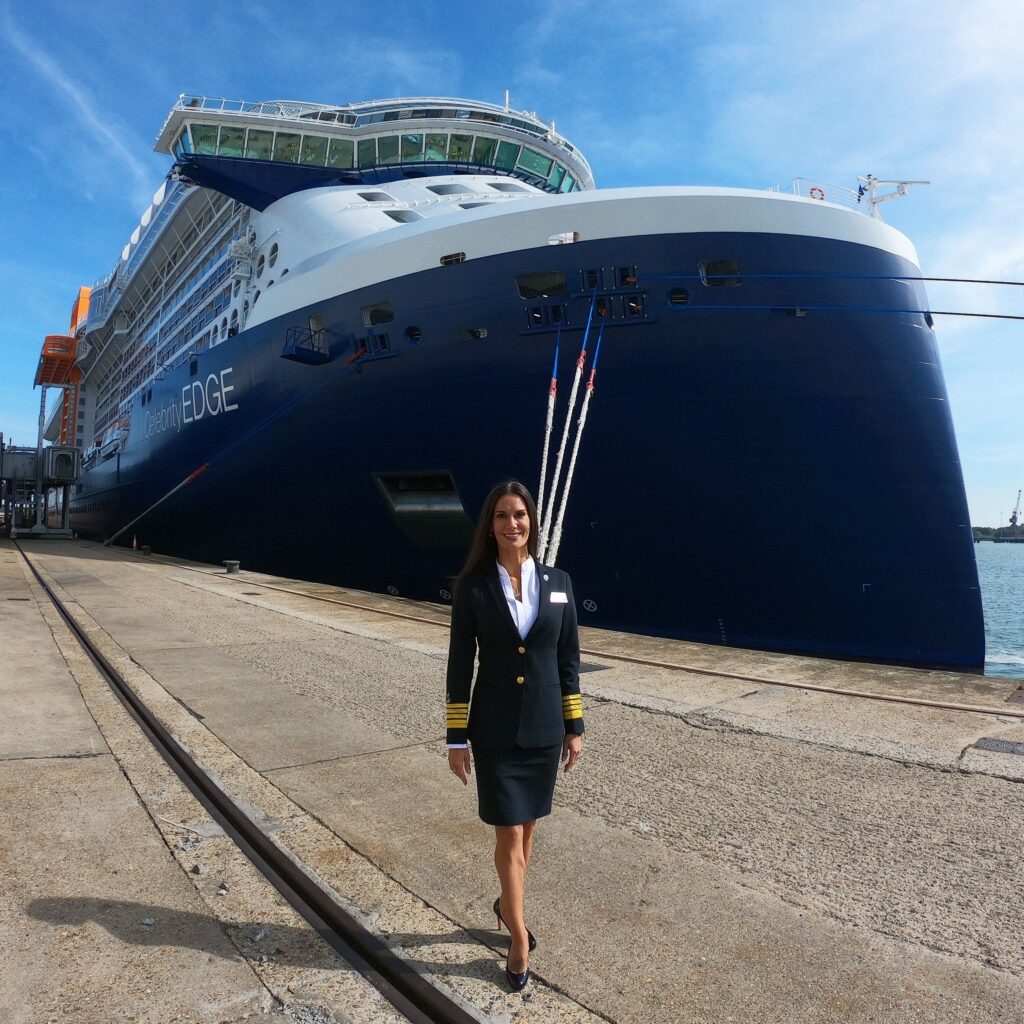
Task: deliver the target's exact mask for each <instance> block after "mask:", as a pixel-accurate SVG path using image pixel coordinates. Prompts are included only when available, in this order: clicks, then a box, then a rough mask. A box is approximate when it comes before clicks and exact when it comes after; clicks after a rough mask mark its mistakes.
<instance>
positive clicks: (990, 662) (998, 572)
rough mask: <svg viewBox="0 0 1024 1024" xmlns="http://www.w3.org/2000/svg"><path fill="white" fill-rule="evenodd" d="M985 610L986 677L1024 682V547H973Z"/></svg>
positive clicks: (989, 545) (1012, 545) (982, 544)
mask: <svg viewBox="0 0 1024 1024" xmlns="http://www.w3.org/2000/svg"><path fill="white" fill-rule="evenodd" d="M974 553H975V555H976V556H977V559H978V581H979V582H980V584H981V603H982V607H983V608H984V610H985V675H987V676H1012V677H1015V678H1016V677H1020V678H1022V679H1024V544H993V543H992V542H991V541H985V540H983V541H982V542H981V543H980V544H975V545H974Z"/></svg>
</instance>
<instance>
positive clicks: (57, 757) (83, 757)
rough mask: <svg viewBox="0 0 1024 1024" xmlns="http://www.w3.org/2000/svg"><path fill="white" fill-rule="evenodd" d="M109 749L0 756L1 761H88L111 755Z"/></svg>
mask: <svg viewBox="0 0 1024 1024" xmlns="http://www.w3.org/2000/svg"><path fill="white" fill-rule="evenodd" d="M110 756H111V753H110V751H109V750H95V751H92V752H91V753H82V754H24V755H22V756H20V757H18V756H14V757H0V762H4V763H6V762H14V761H87V760H89V759H90V758H94V757H110Z"/></svg>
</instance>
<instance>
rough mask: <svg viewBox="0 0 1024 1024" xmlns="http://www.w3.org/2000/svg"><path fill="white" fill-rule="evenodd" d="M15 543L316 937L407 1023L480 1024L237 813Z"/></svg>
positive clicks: (199, 791)
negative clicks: (351, 967) (344, 908)
mask: <svg viewBox="0 0 1024 1024" xmlns="http://www.w3.org/2000/svg"><path fill="white" fill-rule="evenodd" d="M14 546H15V547H16V548H17V550H18V553H19V554H20V555H21V557H22V558H23V559H24V560H25V564H26V565H27V566H28V567H29V569H30V570H31V571H32V575H33V576H34V577H35V579H36V582H37V583H38V584H39V586H40V587H41V588H42V589H43V592H44V593H45V594H46V596H47V597H48V598H49V599H50V601H51V602H52V603H53V605H54V607H55V608H56V609H57V612H58V614H59V615H60V617H61V618H62V619H63V621H64V623H65V625H67V627H68V629H70V630H71V632H72V634H73V635H74V637H75V639H76V640H77V641H78V643H79V644H80V645H81V646H82V648H83V649H84V650H85V652H86V654H88V656H89V658H90V660H91V661H92V663H93V664H94V665H95V666H96V669H97V670H98V671H99V673H100V675H101V676H103V678H104V679H105V680H106V682H107V683H108V685H109V686H110V688H111V689H112V690H113V691H114V693H115V695H116V696H117V697H118V699H119V700H120V701H121V703H122V704H123V705H124V707H125V709H126V710H127V711H128V713H129V714H130V715H131V716H132V718H133V719H134V720H135V722H136V723H137V724H138V725H139V727H140V728H141V729H142V731H143V733H144V734H145V735H146V737H147V739H149V741H150V742H151V743H152V744H153V746H154V747H156V749H157V751H158V752H159V753H160V755H161V756H162V757H163V758H164V760H165V761H166V762H167V763H168V765H169V766H170V767H171V769H172V770H173V771H174V773H175V774H176V775H177V776H178V777H179V778H180V779H181V780H182V782H184V784H185V785H186V786H187V787H188V789H189V791H190V792H191V793H192V794H193V796H195V797H196V799H197V800H198V801H199V802H200V803H201V804H202V805H203V807H205V808H206V810H207V811H208V812H209V813H210V815H211V816H212V817H213V819H214V820H215V821H216V822H217V824H219V825H220V826H221V828H223V829H224V831H225V833H226V834H227V835H228V836H230V838H231V839H232V840H233V841H234V842H235V843H236V845H237V846H238V847H239V849H240V850H241V851H242V852H243V853H244V854H245V855H246V856H247V857H248V858H249V860H250V861H252V863H253V864H254V865H255V866H256V867H257V868H258V869H259V871H260V872H261V873H262V874H263V875H264V877H265V878H266V879H267V880H268V881H269V882H270V884H271V885H273V886H274V888H275V889H276V890H277V891H278V892H279V893H280V894H281V895H282V896H283V897H284V898H285V899H286V900H287V901H288V903H289V904H291V906H292V907H293V908H294V909H295V910H296V911H297V912H298V913H299V914H300V915H301V916H302V917H303V918H304V919H305V920H306V921H307V922H308V923H309V925H310V926H311V927H312V928H313V930H314V931H316V932H317V933H318V934H319V935H320V937H321V938H322V939H323V940H324V941H325V942H327V943H328V945H330V946H331V947H332V948H333V949H334V950H335V951H336V952H337V953H338V954H340V955H341V956H342V957H343V958H344V959H345V960H347V961H348V962H349V963H350V964H351V965H352V966H353V967H354V968H355V969H356V970H357V971H359V973H360V974H362V975H363V977H364V978H366V980H367V981H368V982H370V984H371V985H373V986H374V988H376V989H377V990H378V991H379V992H380V993H381V995H383V996H384V998H385V999H387V1000H388V1002H390V1003H391V1004H392V1005H393V1006H394V1007H395V1008H396V1009H397V1010H398V1011H399V1012H400V1013H402V1014H404V1015H405V1016H406V1017H407V1018H408V1019H409V1020H410V1021H411V1022H412V1024H479V1018H478V1017H475V1016H473V1015H472V1014H470V1013H469V1012H467V1010H465V1009H464V1008H463V1007H461V1006H459V1005H458V1004H457V1003H455V1002H453V1001H452V1000H451V999H449V998H448V997H447V996H446V995H444V994H443V993H442V992H441V991H440V990H439V989H437V988H435V987H434V986H433V985H431V984H430V982H429V981H427V980H426V979H425V978H424V977H423V976H422V975H421V974H420V973H418V972H417V971H416V970H415V969H414V968H413V967H412V966H411V965H410V964H408V963H407V962H406V961H404V960H402V959H401V958H400V957H399V956H398V955H397V954H396V953H395V952H394V951H393V950H391V949H390V948H389V947H388V946H387V945H386V944H385V943H384V942H383V941H382V940H381V939H380V938H378V937H377V936H376V935H374V934H373V933H372V932H370V931H367V929H365V928H364V927H363V926H362V925H361V924H359V922H358V921H356V919H355V918H354V917H352V916H351V915H350V914H349V913H347V912H346V911H345V910H343V909H342V908H341V907H339V906H338V904H337V903H336V902H335V901H334V900H333V899H332V898H331V897H330V895H328V894H327V893H326V892H325V891H324V890H323V889H322V888H321V887H320V886H319V885H318V884H317V883H316V882H315V881H314V880H313V879H312V878H311V877H310V876H309V875H308V874H307V873H306V871H305V870H303V867H302V865H300V864H298V863H296V862H295V861H293V860H292V859H291V857H289V856H288V854H287V853H285V851H283V850H282V849H281V848H280V847H279V846H277V844H276V843H274V842H273V840H272V839H271V838H270V837H269V836H268V835H267V834H266V833H265V832H264V831H263V830H262V829H260V828H259V827H258V826H257V825H255V824H254V823H253V822H252V821H251V820H250V819H249V817H248V816H247V815H246V814H245V812H244V811H242V810H241V809H240V808H239V807H238V806H237V805H236V804H235V803H234V802H233V801H232V800H231V798H230V797H229V796H228V795H227V794H226V793H225V792H224V791H223V790H222V789H221V788H220V787H219V786H218V785H217V784H216V783H215V782H214V781H213V780H212V779H211V778H210V777H209V775H207V774H206V772H205V771H203V769H202V768H201V767H200V766H199V765H198V764H197V763H196V761H195V760H193V758H192V757H191V755H190V754H189V753H188V752H187V751H186V750H185V749H184V747H182V746H181V744H179V743H178V742H177V740H175V739H174V737H173V736H172V735H171V734H170V732H168V730H167V729H166V728H165V727H164V726H163V725H162V724H161V722H160V721H159V719H158V718H157V717H156V716H155V715H154V714H153V713H152V712H151V711H150V710H149V709H148V708H147V707H146V706H145V704H143V702H142V701H141V700H140V699H139V697H138V695H137V694H136V693H135V691H134V690H133V689H132V688H131V687H130V686H129V685H128V683H127V681H126V680H125V679H124V677H123V676H122V675H121V674H120V673H119V672H118V671H117V669H116V668H114V666H113V665H111V664H110V662H109V661H108V660H107V659H106V658H105V657H104V655H103V653H102V652H101V651H100V650H99V649H98V648H97V647H96V646H95V645H94V644H93V642H92V640H90V638H89V637H88V636H87V635H86V633H85V632H84V631H83V630H82V628H81V626H79V624H78V622H77V621H76V620H75V619H74V618H73V617H72V615H71V614H70V613H69V612H68V610H67V608H65V607H64V604H63V603H62V602H61V600H60V598H58V597H57V596H56V594H54V593H53V591H52V590H51V589H50V587H49V586H48V585H47V583H46V581H45V580H44V579H43V577H42V575H41V574H40V572H39V570H38V569H37V568H36V567H35V565H33V564H32V561H31V559H30V558H29V557H28V556H27V555H26V554H25V552H24V551H23V550H22V548H21V545H20V544H19V543H18V542H17V541H15V542H14Z"/></svg>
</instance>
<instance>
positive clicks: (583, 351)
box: [537, 288, 597, 562]
mask: <svg viewBox="0 0 1024 1024" xmlns="http://www.w3.org/2000/svg"><path fill="white" fill-rule="evenodd" d="M596 305H597V289H596V288H595V289H594V297H593V298H592V299H591V300H590V312H589V313H588V314H587V326H586V328H585V329H584V331H583V341H582V343H581V345H580V354H579V358H578V359H577V360H576V375H575V376H574V377H573V381H572V391H570V393H569V406H568V408H567V409H566V412H565V429H564V430H563V431H562V443H561V445H559V448H558V456H557V458H556V459H555V474H554V476H553V477H552V480H551V494H550V495H549V497H548V507H547V511H546V512H545V514H544V520H543V522H542V524H541V530H540V537H539V538H538V540H537V557H538V559H539V560H540V561H541V562H543V561H544V559H545V557H546V553H547V547H548V537H549V536H550V535H551V519H552V510H553V509H554V507H555V499H556V497H557V495H558V481H559V478H560V477H561V475H562V461H563V459H564V458H565V449H566V446H567V445H568V443H569V429H570V427H571V426H572V411H573V409H574V408H576V395H577V393H578V392H579V388H580V381H581V380H582V379H583V365H584V363H585V362H586V360H587V339H588V338H589V336H590V325H591V324H592V323H593V321H594V307H595V306H596Z"/></svg>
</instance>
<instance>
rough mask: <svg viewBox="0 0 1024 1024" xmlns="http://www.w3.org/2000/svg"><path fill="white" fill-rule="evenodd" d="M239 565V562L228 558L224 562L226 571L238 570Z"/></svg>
mask: <svg viewBox="0 0 1024 1024" xmlns="http://www.w3.org/2000/svg"><path fill="white" fill-rule="evenodd" d="M239 565H241V562H232V561H230V560H229V561H225V562H224V568H225V569H227V571H228V572H238V567H239Z"/></svg>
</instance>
